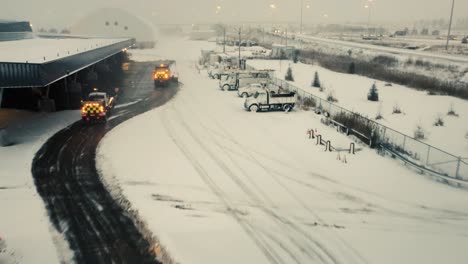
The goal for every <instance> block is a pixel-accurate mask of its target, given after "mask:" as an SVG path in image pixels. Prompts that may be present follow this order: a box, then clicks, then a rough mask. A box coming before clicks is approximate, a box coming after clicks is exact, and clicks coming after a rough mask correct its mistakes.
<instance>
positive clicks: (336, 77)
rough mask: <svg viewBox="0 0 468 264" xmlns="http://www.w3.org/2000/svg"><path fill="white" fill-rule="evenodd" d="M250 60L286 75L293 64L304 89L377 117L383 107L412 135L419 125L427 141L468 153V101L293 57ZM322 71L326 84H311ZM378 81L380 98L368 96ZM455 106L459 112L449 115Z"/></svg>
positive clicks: (387, 119)
mask: <svg viewBox="0 0 468 264" xmlns="http://www.w3.org/2000/svg"><path fill="white" fill-rule="evenodd" d="M248 64H249V65H251V66H253V67H255V68H258V69H274V70H276V74H277V77H278V78H280V79H284V76H285V75H286V71H287V69H288V67H289V66H291V69H292V72H293V76H294V80H295V81H294V82H291V83H292V84H294V85H296V86H298V87H299V88H303V90H305V91H307V92H309V93H311V94H314V95H316V96H319V97H321V98H323V99H326V97H327V95H328V94H329V93H330V92H332V93H333V94H334V96H335V97H336V98H337V99H338V103H337V104H338V105H340V106H342V107H344V108H346V109H348V110H351V111H354V112H358V113H362V114H364V115H365V116H368V117H369V118H371V119H374V118H375V117H376V116H377V114H378V112H379V111H380V113H381V115H382V116H383V119H382V120H378V122H379V123H381V124H383V125H385V126H388V127H390V128H393V129H395V130H397V131H400V132H402V133H405V134H407V135H409V136H411V137H413V136H414V131H415V130H416V127H417V126H421V127H422V128H423V130H424V131H425V136H426V139H425V140H423V141H424V142H426V143H428V144H431V145H433V146H435V147H438V148H441V149H442V150H445V151H447V152H449V153H452V154H454V155H456V156H461V157H468V139H467V138H466V134H467V133H468V122H467V120H468V119H467V118H468V101H466V100H463V99H459V98H455V97H451V96H439V95H437V96H436V95H434V96H432V95H428V94H427V92H424V91H417V90H416V89H410V88H408V87H404V86H401V85H397V84H392V86H385V84H386V82H382V81H377V82H376V80H373V79H370V78H367V77H363V76H359V75H351V74H343V73H337V72H333V71H330V70H328V69H325V68H322V67H320V66H318V65H308V64H302V63H297V64H294V63H292V62H291V61H282V62H281V63H280V61H272V60H254V61H252V60H251V61H248ZM316 71H317V72H318V74H319V78H320V81H321V83H322V85H323V86H324V87H325V88H326V90H325V91H323V92H320V91H319V89H317V88H315V87H311V84H312V81H313V79H314V74H315V72H316ZM374 82H376V84H377V88H378V90H379V100H380V101H379V102H371V101H368V100H367V93H368V92H369V89H370V88H371V86H372V84H373V83H374ZM395 105H398V106H399V107H400V108H401V110H402V111H403V113H402V114H392V112H393V107H394V106H395ZM451 107H453V109H454V110H455V112H456V113H457V114H458V115H459V116H458V117H456V116H449V115H447V113H448V111H449V109H450V108H451ZM439 116H440V117H442V119H443V120H444V123H445V124H444V126H434V122H435V121H436V118H437V117H439Z"/></svg>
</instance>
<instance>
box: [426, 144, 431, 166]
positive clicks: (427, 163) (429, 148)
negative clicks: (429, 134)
mask: <svg viewBox="0 0 468 264" xmlns="http://www.w3.org/2000/svg"><path fill="white" fill-rule="evenodd" d="M430 152H431V146H427V156H426V166H427V165H429V153H430Z"/></svg>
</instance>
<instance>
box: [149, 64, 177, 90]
mask: <svg viewBox="0 0 468 264" xmlns="http://www.w3.org/2000/svg"><path fill="white" fill-rule="evenodd" d="M153 80H154V86H155V87H165V86H169V84H171V83H173V84H177V83H178V82H179V78H178V74H177V69H176V62H175V61H173V60H164V61H157V62H156V67H155V68H154V72H153Z"/></svg>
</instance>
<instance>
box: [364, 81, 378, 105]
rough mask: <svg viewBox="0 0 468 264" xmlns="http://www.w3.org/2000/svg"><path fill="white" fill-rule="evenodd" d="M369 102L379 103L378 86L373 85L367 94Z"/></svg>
mask: <svg viewBox="0 0 468 264" xmlns="http://www.w3.org/2000/svg"><path fill="white" fill-rule="evenodd" d="M367 100H369V101H374V102H377V101H379V91H378V90H377V85H375V83H374V84H372V87H371V88H370V90H369V93H368V94H367Z"/></svg>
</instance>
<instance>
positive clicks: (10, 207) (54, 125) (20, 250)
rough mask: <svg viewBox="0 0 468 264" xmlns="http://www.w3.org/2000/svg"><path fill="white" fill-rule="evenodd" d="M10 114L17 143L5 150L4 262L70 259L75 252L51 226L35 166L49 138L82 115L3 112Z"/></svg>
mask: <svg viewBox="0 0 468 264" xmlns="http://www.w3.org/2000/svg"><path fill="white" fill-rule="evenodd" d="M5 114H7V115H8V116H9V120H8V122H7V123H5V124H3V125H4V126H6V127H7V128H6V129H7V135H8V139H9V140H11V141H13V142H14V143H16V144H15V145H12V146H8V147H0V212H1V214H0V236H1V237H2V238H3V239H4V240H5V241H6V243H7V245H8V247H7V250H6V251H4V252H3V253H0V263H59V262H60V261H61V260H62V261H69V260H71V257H72V254H71V253H70V252H71V251H70V250H69V249H68V244H67V243H66V242H65V240H64V238H63V237H62V235H61V234H58V233H56V231H55V229H54V228H53V227H52V226H51V224H50V223H49V218H48V216H47V211H46V209H45V207H44V204H43V202H42V199H41V198H40V196H39V195H38V194H37V192H36V187H35V185H34V181H33V178H32V175H31V163H32V160H33V158H34V154H35V153H36V152H37V151H38V150H39V148H40V147H41V146H42V145H43V144H44V143H45V142H46V140H47V139H48V138H49V137H50V136H52V135H53V134H55V133H56V132H57V131H59V130H61V129H62V128H64V127H66V126H68V125H70V124H71V123H73V122H75V121H76V120H77V119H78V118H79V117H80V115H79V112H77V111H62V112H56V113H49V114H46V113H32V112H24V111H18V110H8V109H1V110H0V116H4V115H5ZM12 116H15V117H13V118H12ZM2 120H3V121H4V120H5V119H4V118H2ZM54 244H55V245H54ZM56 245H59V246H60V250H57V249H56Z"/></svg>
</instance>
